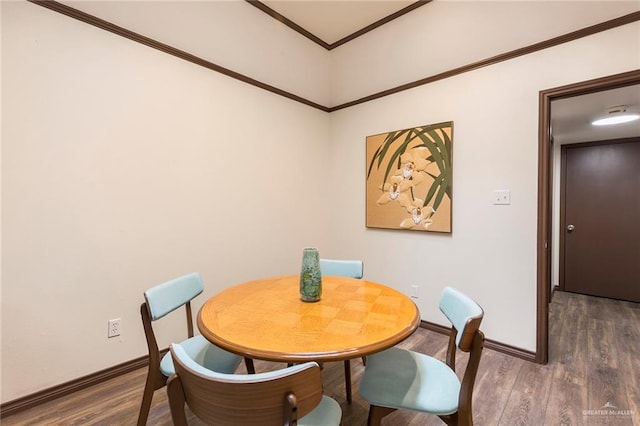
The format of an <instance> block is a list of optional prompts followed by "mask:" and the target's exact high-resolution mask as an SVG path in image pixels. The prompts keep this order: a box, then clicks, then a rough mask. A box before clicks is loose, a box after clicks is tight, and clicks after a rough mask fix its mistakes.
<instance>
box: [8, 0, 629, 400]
mask: <svg viewBox="0 0 640 426" xmlns="http://www.w3.org/2000/svg"><path fill="white" fill-rule="evenodd" d="M421 9H422V8H421ZM257 16H258V15H256V18H255V19H258V18H257ZM250 19H253V18H250ZM264 19H270V18H268V17H266V15H265V16H264ZM400 22H401V21H398V23H391V24H388V25H389V27H388V28H389V29H393V26H394V25H400ZM249 24H251V22H249V23H248V24H247V25H249ZM256 25H260V24H258V23H257V22H256ZM385 27H386V26H385ZM414 29H415V30H416V31H418V30H420V27H419V26H417V27H415V28H414ZM497 30H498V31H499V30H500V29H497ZM376 31H377V30H376ZM372 34H373V33H372ZM399 34H402V36H399V35H393V31H390V32H389V33H387V35H386V36H384V37H383V39H384V40H382V42H381V41H380V39H379V38H378V36H376V38H371V39H369V38H368V36H364V38H362V39H358V43H361V44H360V45H361V46H362V49H363V50H362V52H363V53H362V54H363V55H368V54H369V52H371V51H373V50H375V49H377V47H378V46H381V45H382V46H389V45H391V44H397V45H403V44H404V43H409V42H410V41H409V39H408V37H410V36H411V33H406V32H401V33H399ZM639 35H640V26H639V24H638V23H635V24H631V25H627V26H625V27H622V28H617V29H614V30H611V31H607V32H606V33H602V34H597V35H594V36H591V37H588V38H585V39H581V40H577V41H574V42H571V43H568V44H565V45H562V46H558V47H554V48H551V49H548V50H546V51H543V52H538V53H535V54H531V55H528V56H526V57H521V58H517V59H514V60H511V61H508V62H504V63H500V64H497V65H493V66H490V67H486V68H483V69H479V70H476V71H474V72H470V73H466V74H463V75H459V76H456V77H453V78H450V79H448V80H445V81H439V82H437V83H434V84H430V85H427V86H423V87H419V88H416V89H413V90H411V91H407V92H403V93H399V94H396V95H393V96H389V97H387V98H383V99H379V100H377V101H373V102H369V103H367V104H363V105H359V106H356V107H353V108H349V109H346V110H341V111H338V112H335V113H332V114H331V115H327V114H325V113H322V112H319V111H316V110H313V109H311V108H308V107H305V106H301V105H299V104H297V103H295V102H293V101H290V100H287V99H284V98H281V97H278V96H276V95H273V94H270V93H266V92H264V91H261V90H259V89H256V88H253V87H251V86H248V85H245V84H242V83H239V82H237V81H235V80H231V79H229V78H227V77H224V76H221V75H218V74H215V73H212V72H211V71H208V70H206V69H203V68H200V67H198V66H195V65H192V64H189V63H186V62H184V61H181V60H178V59H176V58H173V57H170V56H167V55H165V54H163V53H161V52H157V51H154V50H152V49H149V48H146V47H144V46H141V45H138V44H136V43H133V42H131V41H128V40H125V39H122V38H120V37H118V36H115V35H112V34H109V33H106V32H103V31H101V30H99V29H96V28H93V27H90V26H88V25H86V24H83V23H80V22H77V21H74V20H72V19H70V18H67V17H64V16H62V15H59V14H56V13H53V12H51V11H48V10H46V9H44V8H40V7H38V6H35V5H33V4H30V3H23V2H20V3H13V2H3V3H2V37H3V41H2V42H3V45H2V49H3V51H2V60H3V69H2V71H3V73H2V104H3V105H2V106H3V109H2V123H3V127H2V256H3V258H2V267H3V269H2V280H3V282H2V285H3V287H2V353H1V355H2V373H3V375H2V396H1V398H2V401H3V402H5V401H9V400H12V399H15V398H17V397H20V396H24V395H27V394H30V393H33V392H36V391H38V390H41V389H44V388H47V387H49V386H53V385H56V384H59V383H62V382H65V381H68V380H71V379H74V378H77V377H80V376H83V375H86V374H89V373H91V372H94V371H96V370H99V369H102V368H107V367H110V366H112V365H115V364H118V363H120V362H124V361H127V360H130V359H133V358H135V357H138V356H141V355H144V354H145V353H146V348H145V344H144V337H143V332H142V327H141V326H140V320H139V314H138V309H139V304H140V303H141V298H142V296H141V294H142V291H143V290H144V289H145V288H147V287H149V286H151V285H154V284H155V283H157V282H160V281H163V280H165V279H168V278H171V277H174V276H177V275H180V274H182V273H185V272H189V271H193V270H197V271H200V272H201V273H202V274H203V277H204V279H205V284H206V288H207V290H206V293H205V295H204V296H203V297H201V298H200V301H203V300H204V299H205V298H206V296H207V295H211V294H213V293H215V292H217V291H219V290H221V289H222V288H224V287H226V286H228V285H231V284H234V283H237V282H239V281H243V280H246V279H250V278H253V277H256V276H260V275H267V274H276V273H290V272H292V271H296V270H297V269H298V268H299V261H300V252H301V248H302V247H303V246H307V245H314V246H318V247H319V248H320V250H321V253H326V254H327V255H330V256H335V257H338V256H344V257H356V256H357V257H361V258H362V259H363V260H364V261H365V276H366V278H368V279H372V280H374V281H380V282H383V283H387V284H390V285H393V286H395V287H397V288H398V289H401V290H403V291H407V290H408V288H409V286H410V285H411V284H417V285H420V287H421V296H420V299H418V304H419V307H420V309H421V313H422V317H423V319H425V320H428V321H433V322H437V323H444V321H443V319H442V317H441V316H440V315H439V313H438V312H437V308H436V300H437V297H438V294H439V291H440V289H441V288H442V286H444V285H455V286H458V287H460V288H461V289H463V290H464V291H466V292H468V293H469V294H471V295H472V296H473V297H475V298H477V299H478V300H479V301H480V303H481V304H482V305H483V307H484V308H485V310H486V312H487V315H486V319H485V322H484V326H483V329H484V330H485V332H486V334H487V336H488V337H489V338H490V339H493V340H497V341H499V342H502V343H506V344H509V345H513V346H516V347H519V348H522V349H525V350H531V351H533V350H535V303H536V284H535V283H536V276H535V273H536V271H535V262H536V194H537V143H538V139H537V126H538V121H537V120H538V92H539V91H540V90H544V89H548V88H552V87H557V86H561V85H564V84H569V83H574V82H577V81H583V80H587V79H591V78H595V77H601V76H605V75H609V74H614V73H618V72H623V71H629V70H631V69H637V68H639V67H640V58H639V55H640V46H639V41H638V40H639V39H640V37H638V36H639ZM385 37H386V38H385ZM354 43H355V42H354ZM354 54H355V53H354ZM353 60H357V58H354V59H353ZM309 61H310V63H315V59H310V60H309ZM334 65H335V64H334ZM278 72H279V71H278ZM284 72H285V73H287V72H288V73H291V74H294V73H298V72H299V69H296V68H291V69H289V68H287V69H285V71H284ZM385 72H386V71H385ZM387 74H388V78H389V84H388V85H386V86H385V87H384V88H388V87H390V86H393V84H392V83H393V81H395V80H394V78H395V77H394V74H393V73H392V72H391V71H389V72H387ZM423 76H424V75H420V76H419V77H423ZM279 78H281V79H283V80H286V79H287V75H286V74H285V75H281V76H280V77H279ZM292 78H294V77H292ZM332 78H341V77H340V76H339V75H338V76H334V75H333V74H332ZM351 93H355V92H351ZM365 94H369V93H365ZM498 112H503V113H504V118H500V117H499V116H498V114H497V113H498ZM448 120H453V121H454V148H453V149H454V154H453V165H454V183H453V193H454V202H453V233H452V234H451V235H434V234H424V233H411V232H399V231H386V230H376V229H365V227H364V214H365V209H364V206H365V200H364V185H365V165H364V163H365V159H364V155H365V148H364V141H365V137H366V136H367V135H372V134H376V133H381V132H386V131H390V130H394V129H400V128H406V127H410V126H417V125H423V124H429V123H436V122H441V121H448ZM494 189H511V191H512V205H511V206H508V207H505V206H500V207H497V206H493V205H492V204H491V193H492V191H493V190H494ZM197 307H198V306H196V308H197ZM117 317H120V318H122V320H123V334H122V336H121V338H119V339H106V328H107V326H106V324H107V320H108V319H110V318H117ZM160 325H161V328H162V333H161V335H162V338H161V340H162V342H161V344H163V343H164V344H167V343H168V342H170V341H171V340H172V339H173V337H174V336H179V335H180V333H181V331H182V330H181V329H178V324H177V322H171V321H168V322H167V321H163V322H162V324H160ZM43 354H51V355H50V356H48V359H49V362H48V363H46V364H43V363H41V362H40V360H41V359H42V356H43Z"/></svg>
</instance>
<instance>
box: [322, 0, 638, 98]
mask: <svg viewBox="0 0 640 426" xmlns="http://www.w3.org/2000/svg"><path fill="white" fill-rule="evenodd" d="M638 10H640V2H638V1H611V0H604V1H526V0H525V1H460V0H437V1H433V2H431V3H429V4H427V5H425V6H423V7H420V8H418V9H416V10H414V11H412V12H411V13H408V14H406V15H403V16H402V17H400V18H398V19H396V20H394V21H392V22H391V23H390V24H387V25H383V26H382V27H380V28H377V29H375V30H374V31H372V32H370V33H367V34H366V36H364V37H359V38H357V39H355V40H353V41H351V42H349V43H346V44H344V45H342V46H340V47H338V48H336V49H334V50H332V51H331V58H330V59H331V77H332V79H331V104H332V105H339V104H342V103H345V102H348V101H352V100H354V99H359V98H361V97H364V96H367V95H371V94H372V93H377V92H380V91H383V90H387V89H390V88H392V87H397V86H400V85H402V84H407V83H411V82H413V81H416V80H420V79H422V78H425V77H429V76H433V75H436V74H438V73H441V72H444V71H449V70H451V69H454V68H457V67H461V66H463V65H468V64H471V63H475V62H477V61H480V60H483V59H487V58H491V57H493V56H496V55H499V54H501V53H505V52H509V51H512V50H515V49H519V48H522V47H524V46H528V45H531V44H534V43H538V42H541V41H544V40H547V39H551V38H553V37H557V36H560V35H564V34H567V33H569V32H572V31H576V30H579V29H582V28H585V27H588V26H590V25H594V24H598V23H600V22H603V21H606V20H609V19H613V18H617V17H620V16H623V15H626V14H628V13H632V12H636V11H638Z"/></svg>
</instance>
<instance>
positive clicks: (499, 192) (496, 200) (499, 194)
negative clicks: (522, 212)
mask: <svg viewBox="0 0 640 426" xmlns="http://www.w3.org/2000/svg"><path fill="white" fill-rule="evenodd" d="M493 204H495V205H509V204H511V191H510V190H508V189H496V190H495V191H493Z"/></svg>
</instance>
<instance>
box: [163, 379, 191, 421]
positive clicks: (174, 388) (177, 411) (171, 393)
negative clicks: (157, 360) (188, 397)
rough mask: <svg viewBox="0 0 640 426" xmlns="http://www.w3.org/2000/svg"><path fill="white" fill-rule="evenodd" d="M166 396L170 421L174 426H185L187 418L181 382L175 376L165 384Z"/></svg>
mask: <svg viewBox="0 0 640 426" xmlns="http://www.w3.org/2000/svg"><path fill="white" fill-rule="evenodd" d="M167 396H168V397H169V409H170V410H171V420H173V424H174V425H175V426H187V425H188V423H187V416H186V415H185V413H184V404H185V400H184V390H183V389H182V382H181V381H180V378H179V377H178V376H177V375H175V374H174V375H173V376H171V378H169V382H168V383H167Z"/></svg>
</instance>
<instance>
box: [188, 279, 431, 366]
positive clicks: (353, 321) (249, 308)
mask: <svg viewBox="0 0 640 426" xmlns="http://www.w3.org/2000/svg"><path fill="white" fill-rule="evenodd" d="M419 324H420V315H419V312H418V308H417V307H416V305H415V304H414V303H413V301H412V300H411V299H410V298H408V297H407V296H406V295H404V294H403V293H401V292H399V291H397V290H394V289H392V288H389V287H387V286H384V285H382V284H377V283H374V282H371V281H366V280H358V279H354V278H345V277H337V276H324V275H323V277H322V298H321V300H320V301H318V302H313V303H308V302H303V301H301V300H300V292H299V276H298V275H292V276H280V277H270V278H264V279H259V280H255V281H249V282H247V283H244V284H239V285H237V286H235V287H231V288H228V289H226V290H224V291H222V292H221V293H219V294H217V295H215V296H213V297H212V298H210V299H209V300H208V301H207V302H205V304H204V305H203V306H202V308H201V309H200V312H199V314H198V328H199V329H200V332H201V333H202V335H203V336H204V337H206V338H207V339H208V340H209V341H210V342H212V343H214V344H216V345H218V346H220V347H222V348H224V349H226V350H228V351H230V352H234V353H236V354H239V355H242V356H246V357H249V358H254V359H262V360H267V361H278V362H304V361H321V362H324V361H342V360H346V359H351V358H357V357H360V356H365V355H369V354H372V353H375V352H378V351H381V350H383V349H386V348H389V347H391V346H394V345H395V344H397V343H399V342H401V341H402V340H404V339H405V338H407V337H409V336H410V335H411V334H412V333H413V332H414V331H415V330H416V328H417V327H418V325H419Z"/></svg>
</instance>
